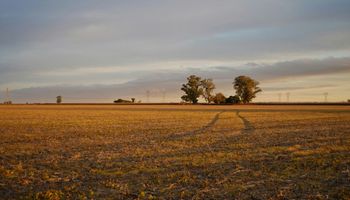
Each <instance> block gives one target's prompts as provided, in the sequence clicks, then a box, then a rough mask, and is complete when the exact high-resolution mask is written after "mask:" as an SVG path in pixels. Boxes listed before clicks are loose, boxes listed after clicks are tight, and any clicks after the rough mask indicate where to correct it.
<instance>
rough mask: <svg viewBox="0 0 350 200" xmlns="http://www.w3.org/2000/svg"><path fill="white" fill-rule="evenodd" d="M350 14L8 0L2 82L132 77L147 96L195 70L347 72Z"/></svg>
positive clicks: (343, 4)
mask: <svg viewBox="0 0 350 200" xmlns="http://www.w3.org/2000/svg"><path fill="white" fill-rule="evenodd" d="M349 18H350V2H349V1H347V0H334V1H328V0H319V1H317V2H314V1H313V2H311V1H303V0H293V1H280V0H262V1H260V0H239V1H231V0H222V1H211V0H194V1H186V0H178V1H171V0H149V1H119V0H117V1H114V0H113V1H112V0H106V1H103V2H96V1H94V0H77V1H74V2H72V1H68V0H62V1H59V2H54V1H36V2H28V1H24V0H22V1H11V0H3V1H1V2H0V30H1V31H0V87H1V88H5V87H10V88H16V89H21V88H31V87H32V88H33V89H31V91H34V90H37V89H34V88H41V89H40V90H43V91H42V92H43V93H44V94H45V92H46V91H44V89H43V88H51V87H53V88H56V86H57V85H60V88H64V91H66V90H67V91H70V90H72V95H74V92H73V91H78V90H79V91H81V90H86V91H88V92H86V93H93V92H92V91H90V89H89V88H92V89H94V88H95V86H94V87H90V86H89V85H100V88H99V90H101V91H102V90H103V89H102V88H104V87H107V88H109V87H110V86H113V87H117V88H119V86H120V85H121V84H122V83H124V85H122V86H123V87H121V89H118V90H115V91H117V93H118V94H124V89H122V88H128V87H131V86H133V87H134V88H133V91H138V92H135V93H140V95H141V93H144V90H145V89H146V88H158V87H159V86H158V85H164V87H169V88H171V85H178V84H179V83H181V82H183V80H184V77H186V76H187V75H189V74H191V73H195V74H199V75H202V76H205V77H212V78H214V79H216V80H217V82H218V83H219V84H220V83H223V84H222V85H228V84H229V83H230V81H232V78H233V77H234V76H235V75H238V74H248V75H251V76H253V77H256V78H257V79H259V80H261V81H267V80H275V79H280V78H287V77H302V76H312V75H320V74H326V73H332V74H334V73H340V72H345V71H346V72H347V71H348V57H349V56H350V37H349V35H350V21H349ZM332 56H333V57H334V58H328V57H332ZM340 57H343V58H340ZM324 58H326V59H324ZM285 60H290V61H285ZM242 63H250V64H248V65H242ZM264 63H267V64H264ZM271 63H272V64H271ZM213 66H214V67H213ZM215 66H220V67H215ZM150 80H154V81H150ZM165 83H168V84H169V86H168V85H166V84H165ZM62 85H66V86H62ZM77 85H81V86H79V87H77ZM101 85H102V86H101ZM103 85H104V86H103ZM316 85H317V84H316ZM318 85H323V84H318ZM138 87H140V88H142V89H138ZM162 87H163V86H162ZM177 87H178V86H176V87H173V89H172V90H173V91H174V92H171V93H174V94H175V93H176V91H177V90H178V88H177ZM74 88H75V89H74ZM24 90H27V89H24ZM111 90H112V89H111ZM227 90H228V89H227ZM18 91H19V90H18ZM53 91H60V90H58V89H57V90H56V89H54V90H53ZM62 91H63V89H62ZM129 91H130V90H129ZM48 92H49V91H48ZM108 92H109V93H110V92H111V91H108ZM108 92H106V94H108ZM38 95H39V94H38ZM130 95H132V94H130ZM39 96H40V95H39ZM115 96H118V95H115Z"/></svg>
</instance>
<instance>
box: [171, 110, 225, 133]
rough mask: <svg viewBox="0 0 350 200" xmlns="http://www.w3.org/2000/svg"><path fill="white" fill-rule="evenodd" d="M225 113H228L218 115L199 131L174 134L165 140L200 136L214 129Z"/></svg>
mask: <svg viewBox="0 0 350 200" xmlns="http://www.w3.org/2000/svg"><path fill="white" fill-rule="evenodd" d="M224 112H226V110H224V111H221V112H219V113H217V114H216V115H215V116H214V117H213V119H212V120H211V121H210V122H209V123H208V124H206V125H205V126H203V127H201V128H199V129H195V130H191V131H186V132H181V133H174V134H171V135H169V136H168V137H166V138H165V139H166V140H176V139H180V138H183V137H187V136H193V135H198V134H201V133H204V132H205V131H208V130H209V129H211V128H213V126H214V125H215V123H216V122H217V121H218V120H219V116H220V114H222V113H224Z"/></svg>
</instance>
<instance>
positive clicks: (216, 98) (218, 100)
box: [214, 92, 226, 104]
mask: <svg viewBox="0 0 350 200" xmlns="http://www.w3.org/2000/svg"><path fill="white" fill-rule="evenodd" d="M225 100H226V97H225V95H224V94H222V93H221V92H219V93H216V95H215V96H214V103H216V104H221V103H225Z"/></svg>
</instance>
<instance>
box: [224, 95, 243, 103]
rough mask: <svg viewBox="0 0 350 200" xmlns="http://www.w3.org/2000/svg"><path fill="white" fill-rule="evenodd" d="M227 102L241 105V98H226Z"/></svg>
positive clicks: (236, 96)
mask: <svg viewBox="0 0 350 200" xmlns="http://www.w3.org/2000/svg"><path fill="white" fill-rule="evenodd" d="M225 102H226V103H230V104H237V103H241V98H239V96H238V95H235V96H229V97H228V98H226V100H225Z"/></svg>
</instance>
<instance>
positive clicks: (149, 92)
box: [146, 90, 151, 103]
mask: <svg viewBox="0 0 350 200" xmlns="http://www.w3.org/2000/svg"><path fill="white" fill-rule="evenodd" d="M150 95H151V91H149V90H147V91H146V98H147V103H149V97H150Z"/></svg>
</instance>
